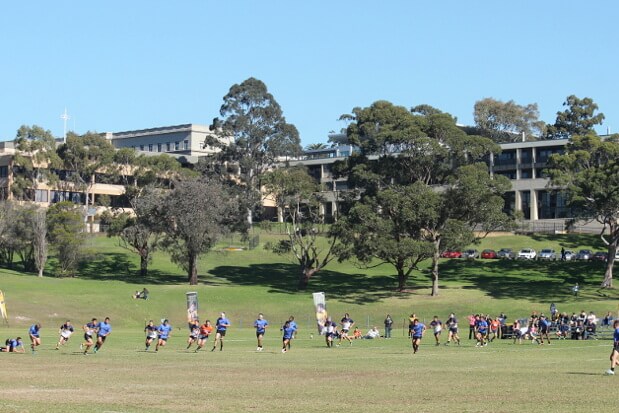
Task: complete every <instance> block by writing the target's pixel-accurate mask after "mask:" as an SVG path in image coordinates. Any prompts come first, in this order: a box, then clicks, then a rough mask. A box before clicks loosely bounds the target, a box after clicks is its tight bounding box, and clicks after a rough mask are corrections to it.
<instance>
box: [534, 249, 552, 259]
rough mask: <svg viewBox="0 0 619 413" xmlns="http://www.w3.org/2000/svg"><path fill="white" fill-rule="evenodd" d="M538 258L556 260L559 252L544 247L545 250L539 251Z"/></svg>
mask: <svg viewBox="0 0 619 413" xmlns="http://www.w3.org/2000/svg"><path fill="white" fill-rule="evenodd" d="M537 259H538V260H548V261H556V260H557V253H556V252H555V250H553V249H550V248H544V249H543V250H541V251H540V252H539V255H538V256H537Z"/></svg>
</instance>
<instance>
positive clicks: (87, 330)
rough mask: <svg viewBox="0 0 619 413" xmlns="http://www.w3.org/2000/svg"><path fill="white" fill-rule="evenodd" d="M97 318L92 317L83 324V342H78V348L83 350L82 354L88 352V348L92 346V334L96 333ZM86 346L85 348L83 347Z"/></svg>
mask: <svg viewBox="0 0 619 413" xmlns="http://www.w3.org/2000/svg"><path fill="white" fill-rule="evenodd" d="M98 324H99V323H97V319H96V318H93V319H92V320H90V323H86V324H84V327H83V329H84V343H83V344H80V350H84V355H86V354H88V350H90V347H92V346H93V344H94V341H93V336H94V335H95V334H96V333H97V326H98ZM84 347H86V349H84Z"/></svg>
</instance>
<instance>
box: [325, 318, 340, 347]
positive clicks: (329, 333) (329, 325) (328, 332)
mask: <svg viewBox="0 0 619 413" xmlns="http://www.w3.org/2000/svg"><path fill="white" fill-rule="evenodd" d="M323 331H324V332H325V340H326V342H327V347H329V348H332V347H333V337H335V335H336V334H337V324H335V323H334V322H333V321H332V320H331V317H328V318H327V320H326V321H325V325H324V328H323Z"/></svg>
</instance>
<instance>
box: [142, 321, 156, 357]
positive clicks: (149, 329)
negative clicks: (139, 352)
mask: <svg viewBox="0 0 619 413" xmlns="http://www.w3.org/2000/svg"><path fill="white" fill-rule="evenodd" d="M144 333H146V342H145V343H144V345H145V348H144V351H148V349H149V348H150V345H151V344H153V340H155V339H156V338H157V327H156V326H155V323H154V322H153V320H150V321H149V322H148V324H147V325H146V327H144Z"/></svg>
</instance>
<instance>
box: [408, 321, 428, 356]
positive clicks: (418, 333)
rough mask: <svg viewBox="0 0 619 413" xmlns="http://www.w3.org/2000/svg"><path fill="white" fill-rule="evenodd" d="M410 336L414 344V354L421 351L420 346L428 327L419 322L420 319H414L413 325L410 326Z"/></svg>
mask: <svg viewBox="0 0 619 413" xmlns="http://www.w3.org/2000/svg"><path fill="white" fill-rule="evenodd" d="M409 329H410V336H411V340H412V343H413V354H416V353H417V352H418V351H419V345H420V344H421V339H422V338H423V333H424V332H425V331H426V326H425V325H424V324H423V323H421V322H420V321H419V319H417V318H415V319H413V324H411V325H410V326H409Z"/></svg>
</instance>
